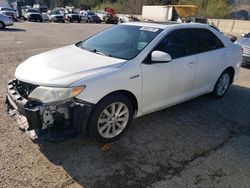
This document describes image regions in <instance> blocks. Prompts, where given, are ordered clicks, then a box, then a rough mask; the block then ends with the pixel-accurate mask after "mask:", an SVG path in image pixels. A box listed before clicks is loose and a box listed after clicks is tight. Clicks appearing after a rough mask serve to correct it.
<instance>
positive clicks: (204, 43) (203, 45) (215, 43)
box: [192, 29, 224, 53]
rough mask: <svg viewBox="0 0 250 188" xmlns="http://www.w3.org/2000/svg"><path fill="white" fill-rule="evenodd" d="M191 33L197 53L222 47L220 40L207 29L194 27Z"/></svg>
mask: <svg viewBox="0 0 250 188" xmlns="http://www.w3.org/2000/svg"><path fill="white" fill-rule="evenodd" d="M192 33H193V36H194V38H195V39H196V50H197V53H202V52H208V51H211V50H216V49H220V48H223V47H224V45H223V43H222V42H221V40H220V39H219V38H218V37H217V36H216V35H215V34H214V33H212V32H211V31H209V30H207V29H194V30H193V31H192Z"/></svg>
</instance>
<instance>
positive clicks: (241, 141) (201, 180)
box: [0, 23, 250, 188]
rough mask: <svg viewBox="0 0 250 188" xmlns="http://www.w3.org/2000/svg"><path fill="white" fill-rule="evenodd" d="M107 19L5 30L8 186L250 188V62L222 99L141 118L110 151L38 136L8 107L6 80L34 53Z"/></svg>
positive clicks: (1, 139) (0, 43) (0, 47)
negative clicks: (38, 139) (45, 140)
mask: <svg viewBox="0 0 250 188" xmlns="http://www.w3.org/2000/svg"><path fill="white" fill-rule="evenodd" d="M105 27H108V25H104V24H100V25H96V24H52V23H51V24H48V23H39V24H38V23H17V24H15V26H14V27H11V28H8V29H6V30H5V31H0V71H1V74H0V76H1V77H0V88H2V89H1V90H0V187H36V188H37V187H102V188H103V187H152V188H156V187H165V188H174V187H175V188H184V187H197V188H198V187H199V188H201V187H209V188H211V187H220V188H223V187H228V188H229V187H232V188H234V187H237V188H241V187H242V188H243V187H249V185H250V69H247V68H242V70H241V75H240V78H239V79H238V81H237V82H235V83H234V85H233V86H232V87H231V89H230V91H229V93H228V94H227V95H226V96H225V98H223V99H221V100H214V99H211V98H210V97H208V96H202V97H199V98H197V99H195V100H192V101H189V102H186V103H184V104H181V105H177V106H175V107H171V108H168V109H166V110H163V111H160V112H156V113H153V114H150V115H147V116H145V117H142V118H139V119H137V120H135V121H134V123H133V124H132V126H131V129H130V130H129V131H128V132H127V134H126V135H125V136H124V137H123V138H122V139H121V140H119V141H117V142H115V143H113V144H111V147H110V149H109V150H108V151H105V152H104V151H101V150H100V148H99V145H98V144H97V143H95V142H91V141H87V140H83V139H79V138H77V139H73V140H69V141H65V142H63V143H58V144H52V143H43V142H39V143H33V142H32V141H31V140H30V139H29V138H28V137H27V135H26V134H25V133H22V132H21V131H19V129H18V127H17V125H16V124H15V122H14V121H13V120H12V119H11V118H9V117H8V116H7V115H6V114H5V113H4V100H5V92H6V90H5V85H6V83H7V81H8V80H9V79H11V78H13V74H14V71H15V68H16V67H17V65H18V64H20V63H21V62H22V61H23V60H25V59H26V58H28V57H29V56H31V55H35V54H37V53H40V52H43V51H47V50H50V49H54V48H58V47H61V46H64V45H67V44H71V43H74V42H77V41H79V40H81V39H83V38H86V37H88V36H89V35H91V34H93V33H95V32H97V31H99V30H102V29H103V28H105Z"/></svg>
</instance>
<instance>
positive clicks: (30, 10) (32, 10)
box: [27, 9, 40, 13]
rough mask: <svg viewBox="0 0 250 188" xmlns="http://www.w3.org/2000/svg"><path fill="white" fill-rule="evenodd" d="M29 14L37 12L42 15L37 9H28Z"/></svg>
mask: <svg viewBox="0 0 250 188" xmlns="http://www.w3.org/2000/svg"><path fill="white" fill-rule="evenodd" d="M27 12H37V13H40V11H39V10H36V9H28V11H27Z"/></svg>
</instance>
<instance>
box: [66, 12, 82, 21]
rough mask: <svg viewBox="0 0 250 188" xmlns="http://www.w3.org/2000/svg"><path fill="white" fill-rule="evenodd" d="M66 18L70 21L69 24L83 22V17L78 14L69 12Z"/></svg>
mask: <svg viewBox="0 0 250 188" xmlns="http://www.w3.org/2000/svg"><path fill="white" fill-rule="evenodd" d="M65 18H66V19H67V20H68V21H69V22H78V23H80V22H81V17H80V16H79V15H78V14H77V13H76V12H68V13H66V15H65Z"/></svg>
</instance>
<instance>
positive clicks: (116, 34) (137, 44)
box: [78, 25, 162, 60]
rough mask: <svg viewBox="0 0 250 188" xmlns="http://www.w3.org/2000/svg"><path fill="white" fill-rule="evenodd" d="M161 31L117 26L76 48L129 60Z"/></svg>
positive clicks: (131, 26) (81, 43) (140, 27)
mask: <svg viewBox="0 0 250 188" xmlns="http://www.w3.org/2000/svg"><path fill="white" fill-rule="evenodd" d="M161 31H162V29H158V28H151V27H143V26H133V25H117V26H113V27H110V28H108V29H106V30H104V31H102V32H100V33H98V34H96V35H94V36H92V37H90V38H89V39H87V40H85V41H82V42H80V43H79V44H78V47H80V48H83V49H85V50H89V51H92V52H95V53H98V52H99V53H98V54H102V55H108V56H111V57H115V58H120V59H126V60H129V59H133V58H134V57H136V56H137V55H138V54H139V53H140V52H141V51H142V50H143V49H144V48H145V47H146V46H147V45H148V44H149V43H150V42H151V41H152V40H153V39H154V38H155V37H156V36H157V35H158V34H159V33H160V32H161Z"/></svg>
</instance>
